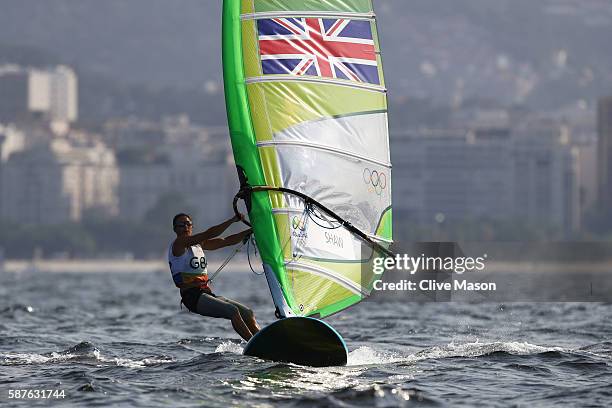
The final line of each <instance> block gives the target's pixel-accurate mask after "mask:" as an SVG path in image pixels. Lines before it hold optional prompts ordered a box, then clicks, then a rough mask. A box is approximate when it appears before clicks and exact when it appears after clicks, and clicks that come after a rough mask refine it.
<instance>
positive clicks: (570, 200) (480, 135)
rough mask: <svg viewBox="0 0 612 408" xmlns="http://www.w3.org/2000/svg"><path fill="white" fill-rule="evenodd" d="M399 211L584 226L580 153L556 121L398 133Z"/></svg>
mask: <svg viewBox="0 0 612 408" xmlns="http://www.w3.org/2000/svg"><path fill="white" fill-rule="evenodd" d="M391 140H392V150H391V151H392V161H393V165H394V170H395V172H394V179H393V194H394V196H395V200H394V211H395V214H396V215H397V218H398V219H405V220H409V221H410V222H412V223H413V225H414V224H422V225H424V226H425V228H430V227H431V225H435V223H436V222H443V221H452V222H462V221H469V220H481V219H488V220H496V221H518V222H523V223H525V224H530V225H534V226H542V227H547V226H548V227H556V228H558V229H559V230H561V231H563V232H565V233H569V232H571V231H573V230H576V229H577V228H579V225H580V224H579V222H580V195H579V191H580V189H579V187H578V181H577V180H578V179H577V177H578V168H577V163H578V158H577V156H576V154H575V151H574V149H573V148H572V146H570V145H569V144H568V143H566V140H567V134H566V130H564V128H563V127H562V126H560V125H558V124H555V123H537V122H536V123H526V124H525V125H523V126H517V127H516V128H513V129H510V128H503V127H502V128H498V127H492V128H475V129H472V130H450V129H449V130H441V131H432V130H419V131H416V132H411V133H407V134H403V135H393V136H392V138H391Z"/></svg>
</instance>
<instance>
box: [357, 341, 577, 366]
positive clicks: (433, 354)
mask: <svg viewBox="0 0 612 408" xmlns="http://www.w3.org/2000/svg"><path fill="white" fill-rule="evenodd" d="M569 351H571V350H567V349H563V348H561V347H544V346H538V345H536V344H530V343H527V342H493V343H479V342H473V343H465V344H456V343H454V342H451V343H449V344H447V345H446V346H434V347H430V348H427V349H424V350H421V351H419V352H417V353H414V354H410V355H407V356H403V355H401V354H399V353H394V352H387V351H379V350H375V349H373V348H371V347H367V346H364V347H359V348H358V349H356V350H354V351H352V352H350V353H349V358H348V364H347V365H349V366H357V365H379V364H392V363H413V362H418V361H422V360H437V359H443V358H456V357H482V356H487V355H491V354H495V353H504V354H511V355H535V354H545V353H562V352H569Z"/></svg>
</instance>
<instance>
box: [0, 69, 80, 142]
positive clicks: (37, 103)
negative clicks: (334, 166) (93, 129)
mask: <svg viewBox="0 0 612 408" xmlns="http://www.w3.org/2000/svg"><path fill="white" fill-rule="evenodd" d="M0 95H2V98H0V121H4V122H12V121H15V120H16V119H19V118H22V117H27V115H30V114H37V115H40V116H42V117H43V118H44V119H46V120H47V121H49V122H51V123H53V124H55V126H57V128H60V129H66V127H67V125H68V124H70V123H73V122H75V121H76V120H77V119H78V79H77V76H76V74H75V72H74V71H73V70H72V68H70V67H67V66H63V65H59V66H56V67H51V68H48V69H39V68H24V67H19V66H16V65H10V66H6V65H5V66H3V67H0ZM64 132H65V130H64Z"/></svg>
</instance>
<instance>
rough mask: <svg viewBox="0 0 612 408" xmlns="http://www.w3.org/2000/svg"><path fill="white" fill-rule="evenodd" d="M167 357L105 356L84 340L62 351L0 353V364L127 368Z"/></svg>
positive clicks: (148, 364)
mask: <svg viewBox="0 0 612 408" xmlns="http://www.w3.org/2000/svg"><path fill="white" fill-rule="evenodd" d="M174 361H175V360H174V359H171V358H168V357H159V358H153V357H152V358H143V359H130V358H120V357H106V356H104V355H102V353H101V352H100V350H98V348H97V347H95V346H94V345H93V344H92V343H90V342H88V341H84V342H81V343H78V344H77V345H75V346H72V347H70V348H68V349H66V350H64V351H60V352H50V353H43V354H38V353H0V365H36V364H58V363H66V362H81V363H89V364H104V365H115V366H118V367H127V368H142V367H147V366H152V365H157V364H163V363H171V362H174Z"/></svg>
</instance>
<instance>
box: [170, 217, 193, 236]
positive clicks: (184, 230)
mask: <svg viewBox="0 0 612 408" xmlns="http://www.w3.org/2000/svg"><path fill="white" fill-rule="evenodd" d="M192 228H193V223H192V222H191V215H189V214H185V213H180V214H176V215H175V216H174V218H173V219H172V229H174V232H176V235H185V234H186V235H191V229H192Z"/></svg>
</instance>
